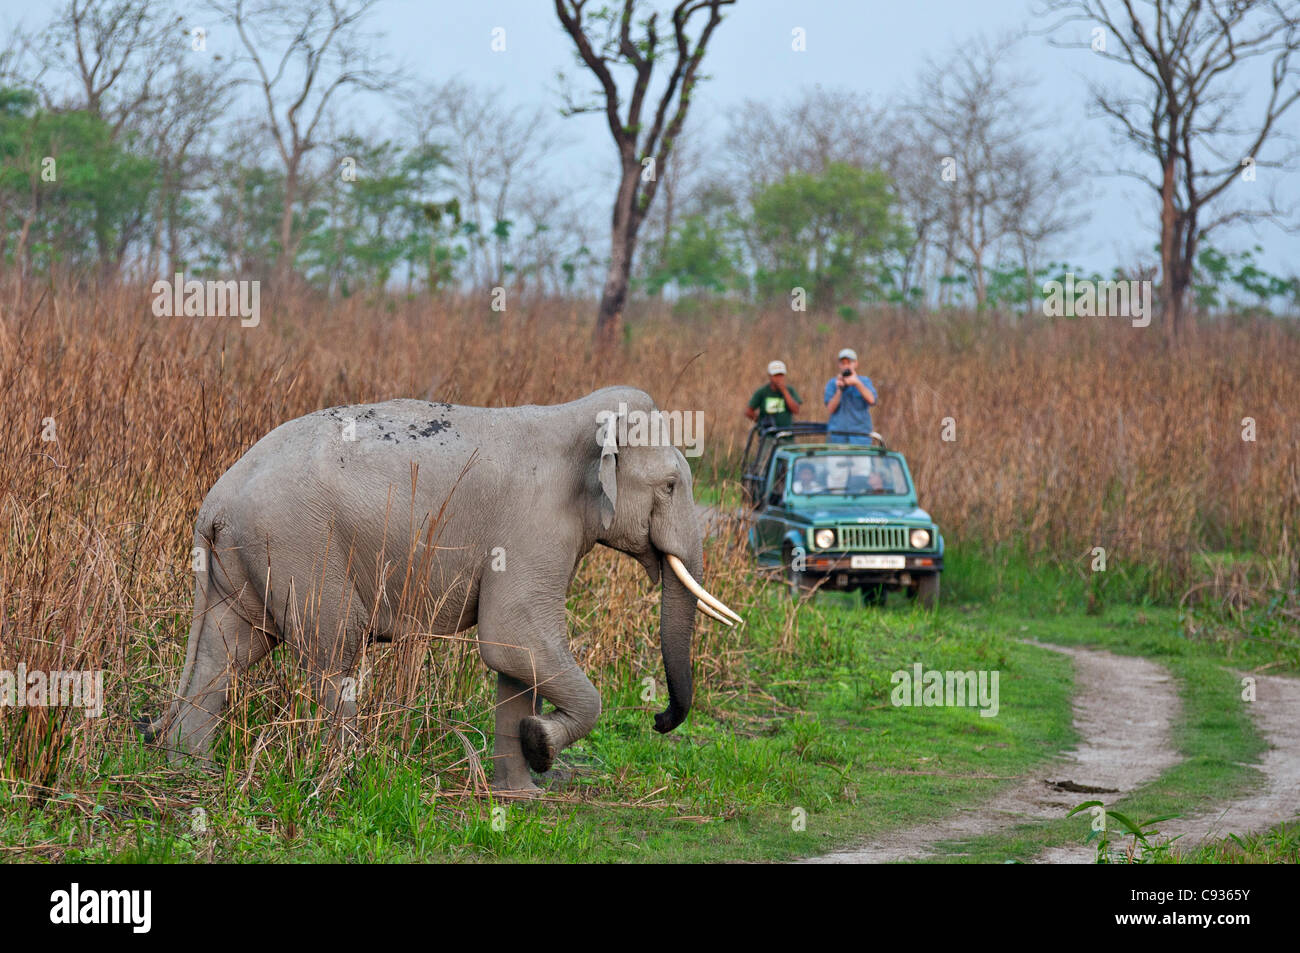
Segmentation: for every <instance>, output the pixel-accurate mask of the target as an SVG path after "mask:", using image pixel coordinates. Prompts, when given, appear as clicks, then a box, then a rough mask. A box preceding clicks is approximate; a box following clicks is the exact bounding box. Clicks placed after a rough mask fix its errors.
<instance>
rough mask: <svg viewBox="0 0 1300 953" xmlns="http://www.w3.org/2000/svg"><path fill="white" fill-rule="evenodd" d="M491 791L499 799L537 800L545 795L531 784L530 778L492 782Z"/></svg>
mask: <svg viewBox="0 0 1300 953" xmlns="http://www.w3.org/2000/svg"><path fill="white" fill-rule="evenodd" d="M492 791H493V793H494V794H498V795H500V796H501V797H509V798H539V797H542V796H543V795H544V794H545V793H546V792H545V791H543V790H542V789H541V788H539V787H538V786H537V785H536V784H534V783H533V780H532V778H528V779H527V780H524V781H500V782H496V781H494V782H493V783H492Z"/></svg>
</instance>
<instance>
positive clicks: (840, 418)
mask: <svg viewBox="0 0 1300 953" xmlns="http://www.w3.org/2000/svg"><path fill="white" fill-rule="evenodd" d="M839 361H840V372H839V373H838V374H836V375H835V376H834V377H832V378H831V379H830V380H828V381H827V382H826V393H825V395H824V397H823V398H822V399H823V400H824V401H825V403H826V412H827V413H829V414H830V418H829V419H828V420H827V421H826V442H827V443H864V444H867V445H870V444H871V438H870V437H859V436H857V435H856V434H858V433H862V434H869V433H871V408H872V406H874V405H875V403H876V387H875V385H874V384H872V383H871V378H870V377H859V376H858V355H857V352H856V351H854V350H853V349H852V348H848V347H846V348H845V349H844V350H842V351H840V358H839ZM837 431H854V433H853V434H849V433H842V432H837Z"/></svg>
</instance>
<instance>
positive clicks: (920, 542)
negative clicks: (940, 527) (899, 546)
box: [909, 529, 930, 549]
mask: <svg viewBox="0 0 1300 953" xmlns="http://www.w3.org/2000/svg"><path fill="white" fill-rule="evenodd" d="M909 539H910V540H911V543H912V548H913V549H925V548H926V547H927V546H929V545H930V531H929V530H928V529H914V530H912V535H911V536H910V537H909Z"/></svg>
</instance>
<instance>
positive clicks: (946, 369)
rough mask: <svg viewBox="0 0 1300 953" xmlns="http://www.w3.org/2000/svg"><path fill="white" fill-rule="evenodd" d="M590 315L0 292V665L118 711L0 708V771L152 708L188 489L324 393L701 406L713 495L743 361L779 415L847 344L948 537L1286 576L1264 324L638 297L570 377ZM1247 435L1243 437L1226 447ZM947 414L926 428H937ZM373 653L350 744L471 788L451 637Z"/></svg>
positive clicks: (621, 642) (587, 639)
mask: <svg viewBox="0 0 1300 953" xmlns="http://www.w3.org/2000/svg"><path fill="white" fill-rule="evenodd" d="M592 310H593V309H592V307H591V305H590V304H589V303H587V302H539V303H536V304H533V305H527V306H520V307H516V308H513V309H511V310H508V311H506V312H505V313H495V312H492V311H491V310H490V309H489V308H488V306H487V303H486V302H479V301H460V302H437V301H433V302H431V301H428V300H393V299H382V300H378V301H370V302H367V301H361V300H357V299H353V300H350V301H346V302H341V303H340V302H332V303H331V302H326V301H314V300H309V299H305V298H300V299H294V300H291V301H287V302H279V303H277V302H275V301H273V300H264V302H263V314H262V322H261V325H260V326H259V327H257V328H251V329H244V328H241V327H240V326H239V323H238V321H237V320H236V319H229V318H224V319H223V318H207V319H193V318H173V319H158V318H155V317H153V316H152V314H151V312H150V296H149V295H148V293H147V292H146V290H145V289H143V288H114V289H107V290H95V289H80V290H77V289H70V288H62V289H60V288H59V287H56V286H51V287H49V288H47V289H46V290H45V292H44V293H43V294H42V295H41V296H40V297H39V298H32V299H29V300H25V301H23V302H21V303H15V302H12V301H8V302H7V303H6V304H5V305H4V308H3V312H2V313H0V412H2V413H3V417H4V421H5V426H4V427H0V521H2V525H0V633H2V634H0V670H5V669H8V670H12V669H14V668H15V667H16V665H17V663H18V662H20V661H23V662H26V663H27V665H28V666H29V667H32V668H37V667H41V668H45V669H78V668H102V669H105V670H106V671H107V673H108V675H107V677H108V684H107V686H106V693H107V695H108V696H109V698H110V699H118V700H119V703H118V704H117V705H116V706H114V705H113V704H110V711H115V712H116V713H117V714H118V715H119V716H120V717H119V718H117V719H116V720H114V719H112V718H110V719H82V718H81V716H80V714H79V713H70V714H69V713H57V714H56V715H55V716H48V713H44V714H42V713H39V712H37V713H34V711H33V710H31V709H28V710H26V711H16V710H13V709H5V710H3V712H2V713H0V732H3V736H0V766H2V767H3V770H2V773H3V775H4V776H7V777H8V778H10V779H11V780H18V779H21V780H22V781H24V782H26V783H28V784H31V785H34V786H36V787H41V786H44V787H55V786H57V785H58V784H59V783H60V782H61V781H65V780H66V779H67V778H70V777H74V776H80V777H89V776H91V775H93V773H94V771H95V766H96V762H97V759H98V758H101V757H102V756H103V752H104V751H105V750H107V749H108V748H109V747H111V746H112V745H114V744H122V743H123V742H124V739H125V738H126V737H127V734H126V728H125V727H124V721H123V719H124V717H125V714H126V712H125V711H124V709H126V708H140V707H145V708H150V707H151V708H152V710H153V711H157V710H158V709H159V708H160V707H161V705H162V704H163V703H164V701H165V699H166V693H167V691H169V690H170V689H171V687H172V686H173V685H174V684H175V680H176V677H177V674H178V672H179V670H180V666H181V659H182V658H183V650H184V645H183V642H184V638H185V635H186V632H187V628H188V619H189V613H190V609H191V600H192V592H193V576H192V573H191V570H190V553H189V546H190V534H191V530H192V525H193V520H194V517H195V514H196V512H197V509H198V506H199V504H200V502H201V500H202V499H203V497H204V495H205V493H206V492H207V490H208V488H209V487H210V486H211V485H212V484H213V483H214V482H215V480H216V479H217V477H218V476H219V475H220V474H221V473H222V472H223V471H224V469H225V468H227V467H228V466H229V465H230V464H231V463H233V462H234V461H235V460H236V459H237V458H238V457H239V456H240V455H241V454H242V453H243V452H244V451H245V450H246V449H248V447H250V446H251V445H252V444H253V443H254V442H255V441H256V440H257V439H259V438H260V437H261V436H262V435H264V434H265V433H266V432H268V431H269V430H270V429H272V428H273V427H274V426H276V425H277V424H279V423H281V422H282V421H284V420H286V419H289V418H291V417H294V416H298V415H300V414H304V413H307V412H309V411H312V410H316V409H318V408H321V407H325V406H330V405H333V404H340V403H345V402H355V401H373V400H383V399H387V398H391V397H397V396H414V397H424V398H429V399H438V400H449V401H452V402H458V403H471V404H488V405H509V404H517V403H529V402H532V403H551V402H559V401H565V400H569V399H572V398H576V397H578V396H580V395H582V394H585V393H587V392H589V391H590V390H592V389H594V388H597V387H600V386H605V385H609V384H616V383H617V384H630V385H634V386H638V387H641V388H644V389H645V390H647V391H649V392H650V393H651V394H652V395H653V396H654V397H655V398H656V399H657V401H658V402H659V404H660V406H661V407H664V408H669V409H684V410H702V411H704V413H705V415H706V418H705V419H706V425H707V429H706V431H705V438H706V451H705V455H704V456H703V457H702V458H701V460H700V467H699V480H700V482H703V483H718V482H721V481H724V480H727V479H734V477H735V468H736V458H737V456H738V453H739V448H740V447H741V446H742V445H743V442H744V437H745V434H746V432H747V428H748V421H746V420H745V419H744V417H743V416H742V411H743V408H744V405H745V402H746V400H747V398H748V396H749V394H750V393H751V392H752V390H753V389H754V388H756V387H757V386H759V385H760V384H761V383H762V382H763V380H764V370H763V369H764V367H765V365H766V363H767V362H768V361H769V360H770V359H773V358H780V359H782V360H784V361H785V362H786V363H787V365H789V367H790V375H789V380H790V382H791V383H792V384H793V385H794V386H795V387H796V388H797V389H798V390H799V391H800V393H801V394H802V396H803V397H804V398H805V400H806V410H805V414H804V416H805V417H807V418H810V419H822V418H823V417H824V415H823V414H822V413H821V412H820V405H821V400H820V396H821V390H822V387H823V385H824V383H825V381H826V379H827V378H828V377H829V376H830V375H831V374H832V373H833V368H834V356H835V354H836V352H837V351H838V350H839V349H840V348H841V347H844V346H851V347H854V348H856V349H857V351H858V353H859V355H860V356H861V359H862V368H861V370H862V372H863V373H866V374H868V375H870V376H871V377H872V378H873V379H874V381H875V383H876V384H877V386H878V388H879V391H880V404H879V407H878V409H877V411H876V414H875V418H876V425H877V429H879V430H881V431H883V432H884V433H885V434H886V435H887V437H888V438H889V440H890V442H891V444H892V445H893V446H896V447H898V448H899V449H902V450H903V451H904V452H905V453H906V454H907V456H908V459H909V461H910V463H911V465H912V469H913V472H914V474H915V476H916V478H917V482H918V486H919V490H920V495H921V499H922V503H923V505H925V506H926V507H927V508H928V509H929V510H930V511H931V512H932V513H933V515H934V516H935V517H936V518H937V519H938V520H939V522H940V524H941V526H942V527H943V529H944V532H945V535H946V537H947V540H948V545H949V546H950V547H961V548H962V549H965V550H972V549H978V550H981V551H984V552H987V553H994V552H996V551H998V550H999V548H1015V549H1019V550H1022V551H1024V552H1025V553H1027V554H1029V555H1030V556H1033V557H1036V558H1041V559H1046V560H1052V561H1056V562H1063V563H1067V564H1070V563H1073V564H1076V565H1079V566H1083V565H1086V561H1087V560H1090V559H1091V555H1090V554H1091V551H1092V549H1093V547H1096V546H1101V547H1104V548H1105V549H1106V551H1107V558H1108V562H1109V564H1110V565H1111V566H1125V565H1127V566H1140V567H1145V568H1146V569H1147V570H1149V572H1150V574H1151V579H1152V580H1153V583H1152V584H1153V586H1155V587H1156V588H1157V589H1163V590H1164V591H1165V592H1166V593H1167V594H1171V595H1176V594H1177V593H1178V592H1179V591H1181V589H1182V588H1185V587H1186V586H1187V585H1189V584H1190V582H1191V581H1192V578H1191V577H1192V572H1193V557H1194V555H1195V554H1196V553H1197V552H1198V551H1200V550H1205V549H1208V550H1221V549H1242V550H1249V551H1251V552H1255V553H1259V554H1262V556H1263V557H1264V558H1266V559H1267V560H1268V561H1269V565H1270V567H1271V571H1272V572H1273V575H1274V578H1276V579H1278V580H1281V581H1284V584H1285V585H1287V586H1290V587H1292V588H1294V586H1295V584H1296V540H1295V531H1296V526H1297V514H1298V513H1300V423H1297V420H1296V416H1295V415H1296V410H1297V408H1298V407H1300V380H1298V378H1300V375H1298V374H1297V371H1300V335H1298V334H1297V333H1296V330H1295V329H1294V328H1293V327H1289V326H1288V325H1287V324H1286V323H1284V322H1280V321H1263V320H1253V321H1228V322H1220V323H1217V324H1214V325H1212V326H1204V327H1200V328H1195V329H1193V333H1192V334H1191V335H1189V337H1188V339H1187V340H1186V342H1185V343H1184V345H1183V346H1182V347H1181V348H1179V349H1177V350H1175V351H1167V350H1166V349H1165V348H1164V345H1163V343H1162V340H1161V335H1160V334H1159V333H1158V332H1157V331H1156V330H1154V329H1145V330H1142V329H1134V328H1131V327H1128V326H1127V324H1126V323H1117V322H1112V321H1105V320H1103V319H1085V320H1080V321H1073V322H1065V321H1061V322H1055V323H1031V324H1022V325H1021V326H1018V327H993V326H991V325H989V324H988V323H987V322H984V321H982V320H977V319H975V318H972V317H971V316H960V315H959V316H918V315H894V314H887V313H886V314H879V315H874V316H871V317H869V318H866V319H863V320H861V321H858V322H853V323H849V322H845V321H843V320H841V319H840V318H838V317H830V316H818V315H805V314H790V313H776V312H774V313H765V314H759V315H749V314H739V313H735V312H734V310H731V309H726V308H722V307H719V308H718V309H717V312H716V313H715V314H713V315H711V316H696V317H691V318H675V317H673V316H672V315H671V314H670V313H669V312H668V311H666V310H656V309H646V311H645V313H643V314H640V315H633V316H632V318H631V321H630V325H629V327H630V331H629V334H628V339H627V341H626V344H625V346H624V347H623V348H622V349H621V350H620V351H618V352H617V353H615V354H613V355H609V356H605V357H602V358H600V359H597V358H595V357H594V356H593V355H592V353H591V348H590V326H591V319H592ZM1246 417H1250V418H1253V420H1254V421H1255V427H1256V430H1257V440H1255V441H1253V442H1250V441H1244V440H1243V439H1242V432H1243V424H1242V420H1243V418H1246ZM946 418H951V420H950V421H948V420H946ZM946 425H947V426H948V427H949V429H951V428H955V439H954V440H945V439H943V437H944V430H945V426H946ZM47 438H53V439H47ZM710 561H711V565H710V567H709V571H710V575H711V577H712V578H711V582H710V584H711V588H713V589H714V591H715V592H718V593H719V595H721V596H722V597H723V598H724V600H726V601H727V602H729V603H733V604H735V603H740V604H744V603H745V602H746V601H747V596H746V592H747V591H748V590H749V588H750V587H751V583H750V582H749V581H748V578H747V563H746V562H745V560H744V558H743V555H742V554H740V553H739V551H738V549H737V548H736V547H729V548H728V549H727V555H726V556H725V557H724V555H723V553H722V551H721V550H719V549H713V550H711V553H710ZM639 574H640V570H639V569H638V568H637V567H635V566H634V565H632V564H631V563H630V562H629V561H627V560H621V559H618V558H616V557H613V556H608V555H605V556H598V557H597V558H595V559H594V560H589V563H588V567H587V569H586V570H585V571H584V573H583V574H582V575H581V577H580V580H579V590H580V598H577V599H575V601H574V602H573V605H574V606H575V607H576V608H575V613H574V616H573V618H572V620H571V621H572V626H573V630H574V638H575V647H576V651H577V654H578V656H579V658H580V660H581V661H582V662H583V664H584V665H586V666H587V667H588V668H589V669H594V670H596V671H597V672H598V673H603V676H604V678H605V679H606V680H608V679H617V680H622V681H624V682H625V683H626V682H627V681H634V680H635V679H636V678H637V677H638V676H639V674H640V673H642V672H647V671H649V672H654V671H656V670H657V669H656V667H655V666H656V640H655V638H654V632H653V626H652V624H651V613H650V606H651V605H652V604H653V602H654V601H655V595H654V593H653V592H651V591H650V590H649V588H648V586H646V585H645V583H644V580H643V579H642V578H641V577H640V575H639ZM701 638H702V645H701V652H700V668H701V670H702V671H701V675H700V682H701V684H702V685H704V686H715V687H716V686H719V685H726V684H728V680H729V679H731V678H734V677H740V676H739V675H738V674H737V673H738V671H739V668H740V667H739V666H737V665H736V664H735V663H736V659H737V657H738V654H739V653H740V652H741V650H742V648H743V643H742V641H741V640H742V639H743V635H740V634H737V633H721V632H717V631H714V629H713V628H712V627H709V628H706V629H705V632H704V634H703V635H702V636H701ZM384 651H387V652H390V653H398V654H396V655H387V656H385V655H383V652H384ZM376 652H378V653H379V655H377V656H376V658H375V659H374V664H375V665H376V666H377V671H378V672H379V674H380V677H378V678H376V683H381V684H386V685H390V686H391V685H397V686H398V687H397V688H396V689H392V690H387V689H386V690H385V692H382V693H380V694H379V695H377V696H374V697H375V698H376V699H377V700H376V701H374V703H373V704H372V706H371V707H370V708H369V709H364V707H363V710H364V711H366V712H368V714H369V715H370V716H371V720H370V722H369V724H370V725H371V726H372V729H373V730H375V731H378V730H380V728H379V725H380V723H381V722H383V719H384V716H390V715H391V714H392V712H393V711H400V712H404V713H406V714H405V715H404V716H403V717H404V718H405V721H403V722H402V724H403V726H404V727H402V728H401V733H402V734H405V735H410V734H411V733H412V732H413V731H414V730H415V729H416V728H420V727H423V728H425V729H427V728H429V727H437V728H439V729H440V730H441V731H442V732H443V733H444V734H447V735H448V736H453V735H454V736H455V737H456V739H457V740H458V741H460V742H462V743H461V744H460V745H459V748H461V749H463V751H464V754H463V756H458V757H455V758H450V756H449V760H448V761H447V762H446V764H445V766H446V767H447V768H448V769H449V770H450V769H453V768H455V769H458V770H462V771H464V772H466V773H465V779H466V783H470V782H472V781H473V780H474V777H473V776H474V775H475V774H476V770H477V769H476V768H475V760H476V756H475V751H478V752H480V753H481V751H482V743H481V739H479V740H475V739H473V738H470V737H469V735H467V734H466V726H467V725H468V724H469V723H470V722H471V721H473V718H474V714H475V711H476V710H474V709H472V706H474V705H478V706H480V708H481V706H482V705H485V704H488V703H490V696H489V695H488V694H487V687H488V685H487V680H486V679H485V678H484V677H483V676H482V673H481V670H480V668H479V667H476V663H475V661H474V659H473V657H472V653H471V650H470V647H469V646H468V644H467V643H465V642H463V641H460V642H452V643H450V644H433V643H432V642H429V643H427V644H420V645H411V644H407V645H405V646H398V647H394V648H391V649H387V650H378V649H377V650H376ZM403 653H404V654H403ZM385 666H388V667H387V668H385ZM268 671H269V673H270V674H268V675H266V676H265V677H264V678H263V681H262V683H261V684H262V686H263V688H266V689H267V690H268V691H270V692H271V694H270V695H269V696H267V697H268V698H269V700H266V701H265V702H264V704H265V705H266V706H269V707H268V708H266V709H264V710H263V714H265V713H266V711H270V712H271V715H270V722H271V723H273V724H279V725H282V726H289V727H286V728H285V731H284V737H283V738H281V739H280V741H282V742H284V743H285V744H293V743H297V742H294V741H293V739H294V738H298V739H299V741H300V740H301V737H303V736H301V735H300V734H299V735H295V734H293V732H292V731H291V730H290V729H291V727H292V726H295V725H298V724H299V722H300V720H301V707H300V702H301V701H302V698H301V691H300V686H299V685H297V684H289V681H291V677H290V676H289V675H287V674H286V673H285V671H284V670H283V668H277V667H275V666H272V667H270V668H269V669H268ZM598 677H599V676H598ZM268 686H269V688H268ZM276 691H279V694H278V695H276V694H275V692H276ZM254 694H256V693H254ZM429 698H436V699H438V700H439V703H440V704H441V705H443V706H444V707H445V706H447V705H448V704H449V701H448V700H449V699H456V698H461V699H465V701H464V702H463V705H465V706H470V707H464V708H460V709H456V710H454V711H453V712H452V714H451V715H448V716H447V717H446V718H443V719H442V720H441V721H439V722H438V724H437V725H431V724H430V723H429V718H430V715H429V711H428V709H427V707H426V708H421V707H420V703H419V702H420V699H425V700H426V701H427V700H428V699H429ZM121 699H130V703H129V704H127V705H123V704H121ZM249 711H250V709H249V708H247V707H244V708H242V709H241V708H240V707H239V706H238V705H237V706H236V712H237V717H236V719H235V721H236V725H237V727H238V725H240V724H245V725H246V726H247V734H246V735H243V736H238V737H237V739H236V742H235V745H234V746H235V749H236V750H238V751H239V752H242V756H243V759H244V760H243V762H242V763H243V764H246V765H247V770H248V771H249V775H250V777H251V776H252V772H253V771H254V770H255V769H256V766H257V764H256V763H257V758H258V755H259V751H261V750H263V749H264V748H265V746H266V743H267V737H268V736H266V734H265V731H264V730H263V734H262V735H258V736H255V733H256V731H257V730H258V729H257V727H256V726H257V725H258V724H262V725H265V723H266V719H265V718H264V719H262V721H260V722H259V721H258V719H257V718H252V719H249V718H248V717H247V713H248V712H249ZM240 712H243V713H244V715H243V716H242V717H243V720H242V721H241V716H240V715H239V713H240ZM50 717H54V718H55V719H56V720H55V721H54V722H52V721H51V720H50ZM307 737H309V738H313V737H316V736H314V735H313V736H307ZM273 740H274V739H273ZM276 743H279V742H276ZM451 750H456V746H453V748H452V749H451Z"/></svg>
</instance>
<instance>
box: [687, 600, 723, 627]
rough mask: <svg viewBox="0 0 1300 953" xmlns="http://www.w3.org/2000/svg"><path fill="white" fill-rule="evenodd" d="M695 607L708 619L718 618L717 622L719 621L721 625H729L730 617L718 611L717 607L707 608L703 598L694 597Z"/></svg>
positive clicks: (707, 605)
mask: <svg viewBox="0 0 1300 953" xmlns="http://www.w3.org/2000/svg"><path fill="white" fill-rule="evenodd" d="M695 608H697V609H699V610H700V611H701V612H703V613H704V614H705V615H706V616H708V617H709V618H710V619H717V620H718V621H719V622H721V623H722V624H723V625H725V626H728V627H729V626H730V625H731V620H730V619H728V618H727V617H726V616H725V615H723V614H722V613H721V612H719V611H718V610H717V609H711V608H709V604H708V603H707V602H705V601H704V600H703V599H696V600H695Z"/></svg>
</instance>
